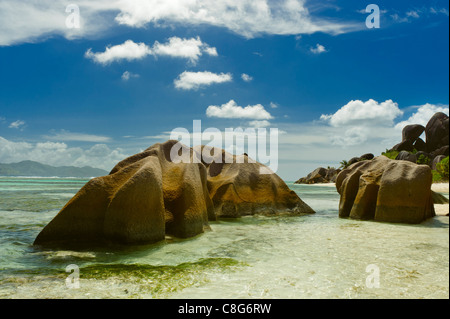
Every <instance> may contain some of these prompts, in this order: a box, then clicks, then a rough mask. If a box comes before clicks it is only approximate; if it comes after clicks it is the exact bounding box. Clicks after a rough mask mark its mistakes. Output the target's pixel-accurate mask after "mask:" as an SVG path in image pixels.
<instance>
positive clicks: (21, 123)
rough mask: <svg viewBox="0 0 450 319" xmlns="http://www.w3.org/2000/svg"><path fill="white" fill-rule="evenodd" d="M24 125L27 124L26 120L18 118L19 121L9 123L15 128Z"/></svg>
mask: <svg viewBox="0 0 450 319" xmlns="http://www.w3.org/2000/svg"><path fill="white" fill-rule="evenodd" d="M24 125H25V122H24V121H21V120H17V121H15V122H12V123H11V124H10V125H9V128H13V129H17V130H19V129H22V128H23V126H24Z"/></svg>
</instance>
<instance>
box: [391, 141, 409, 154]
mask: <svg viewBox="0 0 450 319" xmlns="http://www.w3.org/2000/svg"><path fill="white" fill-rule="evenodd" d="M413 143H414V142H411V141H403V142H401V143H398V144H397V145H395V146H394V147H393V148H392V150H394V151H397V152H402V151H406V152H412V151H413V150H414V145H413Z"/></svg>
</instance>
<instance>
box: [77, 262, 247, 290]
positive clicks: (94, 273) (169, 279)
mask: <svg viewBox="0 0 450 319" xmlns="http://www.w3.org/2000/svg"><path fill="white" fill-rule="evenodd" d="M243 266H247V265H246V264H245V263H242V262H239V261H236V260H234V259H232V258H206V259H200V260H199V261H197V262H194V263H183V264H180V265H177V266H152V265H143V264H109V265H92V266H87V267H84V268H82V269H80V274H81V276H80V278H83V279H87V280H92V279H95V280H106V279H108V278H117V279H122V280H126V281H134V282H135V283H136V284H140V285H142V284H144V285H146V288H147V289H148V293H151V295H152V296H153V297H154V298H155V297H167V296H168V295H169V294H170V293H173V292H176V291H180V290H182V289H184V288H187V287H191V286H194V285H200V284H202V283H206V282H208V281H209V279H208V274H207V273H206V271H208V270H210V271H213V272H214V271H216V270H217V271H219V270H220V271H223V270H225V269H227V270H236V269H237V268H238V267H243ZM147 289H146V290H147Z"/></svg>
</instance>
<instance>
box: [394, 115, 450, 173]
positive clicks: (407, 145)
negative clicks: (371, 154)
mask: <svg viewBox="0 0 450 319" xmlns="http://www.w3.org/2000/svg"><path fill="white" fill-rule="evenodd" d="M424 132H425V136H426V142H425V141H424V140H422V139H421V138H420V136H422V134H423V133H424ZM449 149H450V148H449V117H448V116H447V115H446V114H444V113H436V114H435V115H434V116H433V117H432V118H431V119H430V121H429V122H428V124H427V126H426V127H423V126H422V125H408V126H405V127H404V128H403V132H402V142H401V143H399V144H397V145H395V146H394V147H393V148H392V149H391V150H393V151H397V152H400V154H399V155H398V157H397V160H405V161H410V162H416V163H418V164H424V163H423V162H424V160H423V158H424V157H423V156H422V158H420V154H422V155H424V156H425V157H427V158H428V160H427V162H428V163H427V164H428V165H429V166H434V167H435V166H436V164H437V163H438V162H437V159H440V160H442V159H444V158H445V157H447V156H449ZM416 152H419V153H420V154H419V153H417V154H410V155H407V154H406V153H416ZM441 155H443V156H444V157H440V156H441Z"/></svg>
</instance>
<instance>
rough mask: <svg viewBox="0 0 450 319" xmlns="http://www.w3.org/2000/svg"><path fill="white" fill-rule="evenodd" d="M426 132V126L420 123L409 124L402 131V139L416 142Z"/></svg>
mask: <svg viewBox="0 0 450 319" xmlns="http://www.w3.org/2000/svg"><path fill="white" fill-rule="evenodd" d="M423 132H425V127H423V126H422V125H419V124H415V125H407V126H405V127H404V128H403V131H402V141H403V142H405V141H410V142H412V143H414V142H415V141H416V140H417V139H418V138H419V137H420V136H421V135H422V134H423Z"/></svg>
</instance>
